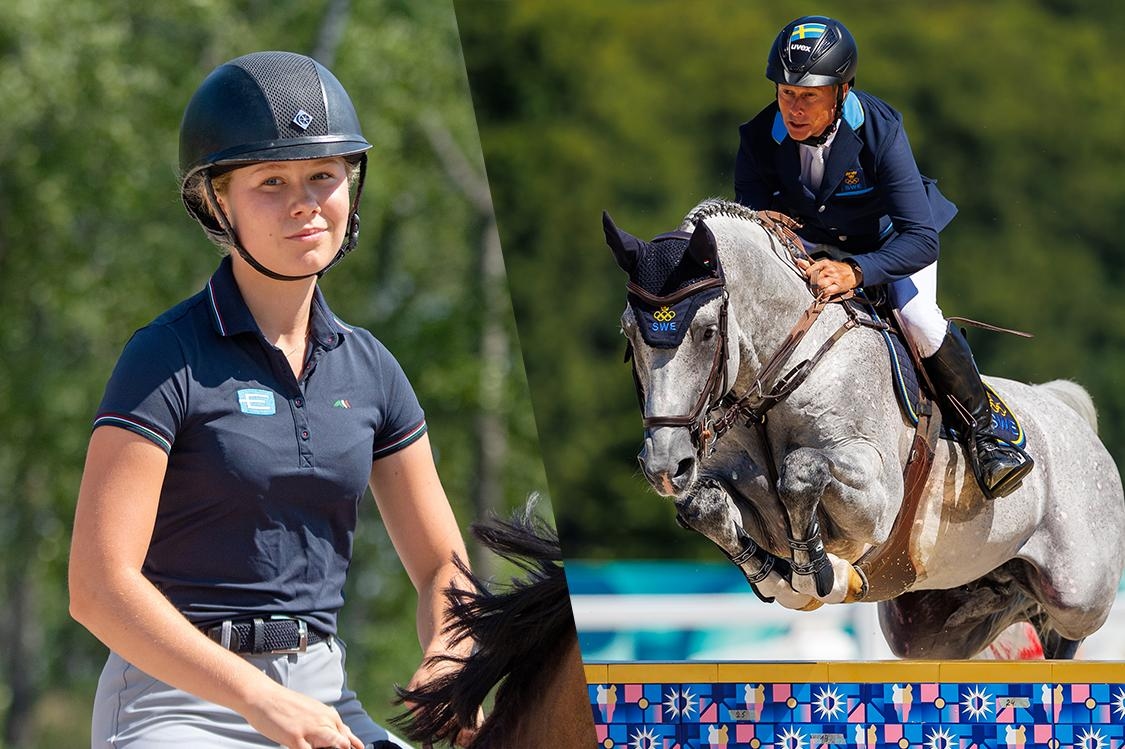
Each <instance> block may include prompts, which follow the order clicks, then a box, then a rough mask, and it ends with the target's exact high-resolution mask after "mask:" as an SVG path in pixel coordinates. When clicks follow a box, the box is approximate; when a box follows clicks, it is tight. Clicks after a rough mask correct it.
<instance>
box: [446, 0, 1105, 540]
mask: <svg viewBox="0 0 1125 749" xmlns="http://www.w3.org/2000/svg"><path fill="white" fill-rule="evenodd" d="M455 5H456V8H457V13H458V22H459V24H460V28H461V37H462V43H463V45H464V52H465V58H466V64H467V66H468V71H469V79H470V84H471V89H472V93H473V100H474V105H475V108H476V112H477V119H478V126H479V128H480V132H481V139H482V147H483V149H484V154H485V161H486V163H487V164H488V170H489V177H490V180H491V184H492V189H493V194H494V197H495V201H496V209H497V215H498V217H499V221H500V231H501V237H502V240H503V246H504V249H505V254H506V257H507V260H508V271H509V278H510V280H511V284H512V295H513V302H514V305H515V311H516V319H517V321H518V324H519V331H520V336H521V341H522V343H523V350H524V356H525V361H526V365H527V371H528V379H529V380H530V382H531V384H532V396H533V397H532V400H533V403H534V406H535V413H536V417H537V422H538V424H539V429H540V435H541V445H542V448H543V454H544V459H545V462H546V464H547V475H548V478H549V481H550V485H551V489H552V496H553V498H554V508H555V516H556V520H557V522H558V524H559V531H560V535H561V538H562V544H563V550H564V552H565V554H566V556H567V557H568V558H579V557H589V558H599V559H614V558H630V557H642V558H644V557H659V558H668V557H699V558H706V559H713V558H715V552H714V549H713V548H712V547H711V546H710V544H709V543H708V542H706V541H704V540H703V539H702V538H701V537H697V536H695V535H694V534H689V533H686V532H683V531H680V530H679V529H678V528H677V527H676V525H675V524H674V522H673V514H674V512H673V509H672V507H671V505H670V503H669V502H667V501H664V500H661V499H659V498H658V497H657V496H655V495H654V494H653V493H652V492H651V491H649V490H648V489H647V488H646V486H645V482H644V480H643V478H642V477H641V476H640V474H639V471H638V470H637V468H636V453H637V451H638V450H639V448H640V441H641V425H640V419H639V417H638V413H637V406H636V399H635V396H634V393H633V384H632V381H631V378H630V375H629V370H628V367H627V366H626V365H624V364H623V363H622V353H623V349H624V342H623V340H622V338H621V337H620V335H619V332H618V323H617V317H618V315H619V314H620V312H621V310H622V309H623V307H624V288H623V287H624V277H623V274H622V273H621V272H620V271H619V270H618V268H617V267H616V265H615V264H614V263H613V261H612V259H611V256H610V253H609V252H608V250H607V249H606V247H605V244H604V238H603V236H602V230H601V225H600V213H601V211H602V210H603V209H608V210H609V211H610V213H611V214H612V215H613V216H614V218H615V219H616V221H617V223H618V225H619V226H621V227H622V228H625V229H627V230H628V231H630V232H632V233H634V234H637V235H638V236H642V237H644V236H654V235H655V234H658V233H660V232H662V231H667V230H668V229H670V228H674V227H675V226H676V225H677V224H678V223H679V221H680V219H681V217H682V216H683V215H684V214H685V213H686V212H687V211H688V209H690V208H691V207H692V206H693V205H695V204H696V203H697V202H698V201H700V200H701V199H703V198H705V197H708V196H714V195H718V196H726V197H728V198H731V199H733V184H732V183H733V162H734V154H735V151H736V149H737V146H738V133H737V129H736V128H737V126H738V125H739V124H740V123H742V122H744V121H746V120H748V119H750V118H751V117H752V116H753V115H754V114H756V113H757V112H758V111H759V110H760V109H761V108H762V107H764V106H766V105H767V104H768V103H769V102H770V101H771V99H772V97H773V95H774V91H773V84H772V83H770V82H769V81H767V80H766V79H765V77H764V71H765V61H766V55H767V51H768V49H769V47H770V44H771V43H772V41H773V39H774V37H775V35H776V34H777V33H778V30H779V29H780V28H781V27H782V26H783V25H784V24H785V23H786V22H788V21H789V20H791V19H793V18H796V17H798V16H801V15H805V14H814V13H820V14H827V15H831V16H835V17H837V18H840V19H842V20H843V21H844V22H845V23H846V24H847V25H848V28H849V29H850V30H851V31H852V33H853V34H854V35H855V37H856V39H857V41H858V44H859V49H860V56H859V72H858V86H859V87H860V88H861V89H865V90H868V91H870V92H872V93H874V94H876V95H877V96H880V97H882V98H884V99H886V100H887V101H889V102H890V103H891V104H892V105H894V106H895V107H896V108H898V109H899V110H900V111H901V112H902V113H903V116H904V118H905V123H906V128H907V131H908V133H909V137H910V140H911V143H912V145H913V148H914V151H915V156H916V157H917V160H918V163H919V165H920V167H921V169H922V171H923V172H924V173H926V174H928V175H930V176H932V177H935V178H937V179H938V180H939V181H940V183H941V188H942V191H943V192H944V193H945V194H946V195H947V196H949V197H950V198H951V199H952V200H953V201H954V202H956V203H957V204H958V206H959V207H960V213H959V215H958V217H957V218H956V219H955V220H954V222H953V223H952V224H951V225H950V227H949V228H947V229H946V230H945V231H944V232H943V233H942V262H941V283H940V289H939V302H940V303H941V305H942V308H943V310H944V311H945V313H946V314H947V315H960V316H965V317H971V318H975V319H979V320H985V321H990V322H994V323H996V324H1000V325H1007V326H1011V327H1016V328H1020V329H1023V330H1028V331H1031V332H1033V333H1034V334H1035V336H1036V337H1035V339H1034V340H1032V341H1025V340H1020V339H1016V338H1012V337H1005V336H998V335H994V334H987V333H982V332H977V331H971V332H970V336H971V338H972V343H973V345H974V348H975V351H976V353H977V359H978V362H979V363H980V365H981V368H982V370H983V371H985V372H986V373H993V374H998V375H1003V376H1007V377H1011V378H1014V379H1018V380H1024V381H1029V382H1042V381H1046V380H1050V379H1055V378H1060V377H1063V378H1071V379H1074V380H1076V381H1078V382H1079V383H1081V384H1082V385H1084V386H1085V387H1086V388H1087V389H1089V390H1090V392H1091V393H1092V395H1093V397H1094V400H1095V403H1096V404H1097V405H1098V407H1099V411H1100V432H1101V435H1102V438H1103V439H1104V441H1105V442H1106V444H1107V445H1108V446H1109V448H1110V450H1111V451H1112V453H1113V454H1114V456H1115V458H1116V460H1117V462H1118V464H1119V465H1121V464H1122V460H1123V459H1125V418H1123V417H1125V389H1123V388H1122V387H1121V384H1122V376H1121V373H1122V370H1123V365H1125V345H1123V344H1125V305H1123V304H1122V301H1121V295H1120V294H1119V293H1118V292H1117V289H1118V288H1119V287H1120V285H1121V283H1122V280H1123V273H1122V270H1121V268H1120V267H1119V266H1120V264H1121V262H1122V258H1123V247H1125V243H1123V241H1122V236H1121V235H1122V224H1121V216H1122V215H1125V181H1123V180H1122V179H1121V172H1122V167H1123V166H1125V145H1123V141H1122V138H1121V136H1120V131H1121V123H1122V122H1125V97H1123V96H1122V92H1123V89H1122V83H1121V82H1122V81H1123V80H1125V57H1123V56H1122V55H1121V54H1119V52H1118V44H1117V39H1118V37H1119V36H1120V32H1121V30H1122V29H1125V11H1123V10H1122V7H1123V6H1121V5H1120V4H1115V3H1111V2H1108V0H1102V1H1100V2H1083V3H1079V2H1074V1H1071V0H1036V1H1033V2H1023V1H1022V0H1021V1H1019V2H1017V1H1016V0H1000V1H999V2H993V3H987V4H981V3H973V2H967V1H963V0H958V1H954V2H943V3H892V2H867V3H854V2H843V1H842V0H822V2H817V3H807V2H802V3H796V2H768V3H767V2H763V1H758V2H754V1H749V2H747V1H745V0H739V1H738V2H734V1H733V0H720V1H717V2H709V3H694V4H691V5H690V6H688V5H685V4H684V3H682V2H676V1H675V0H657V1H654V2H629V1H626V0H616V1H613V2H601V1H598V0H574V1H573V2H569V3H566V4H565V5H562V4H559V3H554V2H550V0H527V1H526V2H520V3H474V2H469V1H468V0H466V1H465V2H460V1H458V2H456V3H455ZM1031 448H1032V450H1034V445H1033V446H1031Z"/></svg>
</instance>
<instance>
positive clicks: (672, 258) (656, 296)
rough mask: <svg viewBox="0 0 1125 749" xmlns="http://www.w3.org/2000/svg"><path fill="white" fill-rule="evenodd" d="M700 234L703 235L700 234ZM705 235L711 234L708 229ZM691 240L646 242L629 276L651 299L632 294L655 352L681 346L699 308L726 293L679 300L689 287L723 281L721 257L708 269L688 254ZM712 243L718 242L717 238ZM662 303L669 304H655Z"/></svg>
mask: <svg viewBox="0 0 1125 749" xmlns="http://www.w3.org/2000/svg"><path fill="white" fill-rule="evenodd" d="M696 231H697V233H699V231H700V230H699V229H697V230H696ZM702 231H706V232H707V233H708V234H709V233H710V230H709V229H707V227H706V226H705V225H704V226H703V229H702ZM690 237H691V235H688V234H686V233H685V232H673V233H671V234H662V235H660V236H659V237H656V239H654V240H653V241H652V242H643V243H642V244H643V247H642V249H641V251H640V252H639V253H638V257H637V263H636V265H635V266H634V267H633V269H632V271H630V273H629V281H630V282H631V283H632V285H634V286H636V287H638V288H640V289H641V290H643V291H644V292H645V296H646V297H649V298H645V297H642V296H641V295H639V294H637V293H634V292H632V291H630V292H629V294H628V299H629V305H630V306H631V307H632V308H633V314H634V315H636V317H637V323H638V324H639V325H640V328H641V337H643V338H644V341H645V343H647V344H648V345H649V346H652V347H653V348H675V347H677V346H679V345H680V344H681V343H682V342H683V339H684V335H685V334H686V333H687V330H688V326H689V325H691V321H692V319H694V318H695V313H696V312H697V311H698V310H699V308H700V307H702V306H703V305H704V304H706V303H707V302H709V301H711V300H712V299H715V298H717V297H719V296H720V295H721V294H722V292H723V289H722V287H721V286H711V287H710V288H707V289H703V290H701V291H699V292H698V293H695V294H689V295H688V296H685V297H683V298H681V299H677V296H678V294H677V292H680V291H682V290H683V289H686V288H687V287H689V286H692V285H694V284H696V283H699V282H700V281H706V280H709V279H714V278H720V279H721V278H722V271H721V269H720V268H719V263H718V256H717V255H713V257H714V260H713V261H712V262H711V263H710V264H709V265H708V266H704V265H702V264H701V263H700V262H699V261H698V260H696V256H697V255H696V254H695V253H692V252H689V251H688V245H689V242H690V241H691V240H690ZM708 239H710V241H712V242H713V241H714V239H713V237H709V238H708ZM697 242H698V240H697ZM660 299H666V300H668V302H669V303H667V304H655V303H654V300H660Z"/></svg>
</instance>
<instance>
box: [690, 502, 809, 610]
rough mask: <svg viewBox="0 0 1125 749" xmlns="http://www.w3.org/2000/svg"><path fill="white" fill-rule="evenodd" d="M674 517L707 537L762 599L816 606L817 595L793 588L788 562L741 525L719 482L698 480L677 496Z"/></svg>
mask: <svg viewBox="0 0 1125 749" xmlns="http://www.w3.org/2000/svg"><path fill="white" fill-rule="evenodd" d="M676 513H677V514H676V520H677V522H679V523H680V524H681V525H683V526H684V527H686V528H690V529H691V530H694V531H696V532H697V533H700V534H702V535H703V536H705V537H706V538H708V539H710V540H711V542H712V543H714V544H715V545H716V546H718V547H719V549H721V550H722V552H723V553H724V554H726V556H727V558H728V559H730V560H731V561H732V562H733V563H734V564H735V566H737V567H738V568H739V569H740V570H741V571H742V574H743V575H744V576H745V577H746V580H747V582H749V583H750V585H751V586H752V587H753V588H754V592H755V593H757V594H758V596H759V597H760V598H762V599H763V600H769V599H774V600H776V601H777V602H778V603H780V604H781V605H782V606H785V607H786V608H790V609H798V610H801V611H811V610H812V609H815V608H818V607H819V606H820V605H821V602H820V601H818V600H816V598H814V597H812V596H809V595H806V594H804V593H799V592H797V591H795V590H793V587H792V586H791V585H790V584H789V579H788V572H789V569H788V563H787V562H785V560H781V559H777V558H776V557H774V556H773V555H772V554H770V553H769V552H768V551H767V550H765V549H763V548H762V547H761V546H759V545H758V544H757V543H755V542H754V540H753V539H752V538H750V535H749V534H748V533H747V532H746V529H745V528H743V527H742V515H741V513H739V511H738V508H737V507H736V506H735V504H734V500H733V499H731V496H730V494H728V493H727V491H726V490H725V489H724V488H723V487H722V486H719V485H718V484H715V483H712V482H709V481H701V482H699V483H697V484H696V487H695V489H694V490H693V491H692V492H691V493H689V494H687V495H685V496H682V497H679V498H677V499H676Z"/></svg>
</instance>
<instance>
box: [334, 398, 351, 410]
mask: <svg viewBox="0 0 1125 749" xmlns="http://www.w3.org/2000/svg"><path fill="white" fill-rule="evenodd" d="M351 407H352V402H351V401H349V400H346V399H343V398H341V399H340V400H338V401H336V402H335V403H333V404H332V408H351Z"/></svg>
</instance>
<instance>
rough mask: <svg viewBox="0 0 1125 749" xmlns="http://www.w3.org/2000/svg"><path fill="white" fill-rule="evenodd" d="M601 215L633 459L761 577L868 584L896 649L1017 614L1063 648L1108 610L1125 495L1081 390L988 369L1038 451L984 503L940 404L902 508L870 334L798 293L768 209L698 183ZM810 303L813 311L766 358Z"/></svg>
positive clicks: (953, 636)
mask: <svg viewBox="0 0 1125 749" xmlns="http://www.w3.org/2000/svg"><path fill="white" fill-rule="evenodd" d="M603 222H604V225H605V232H606V239H607V242H608V244H609V246H610V248H611V249H612V251H613V254H614V256H615V258H616V260H617V262H618V265H620V266H621V268H622V269H623V270H625V271H626V273H628V274H629V277H630V282H629V286H628V288H629V299H630V304H629V305H628V306H627V307H626V309H625V312H624V314H623V315H622V318H621V326H622V330H623V331H624V333H625V335H626V336H627V337H628V340H629V346H630V350H631V353H632V356H633V358H634V363H633V367H634V376H635V378H636V384H637V389H638V395H639V397H640V399H641V408H642V412H643V415H644V417H645V425H646V428H645V433H644V447H643V449H642V451H641V453H640V456H639V458H640V462H641V466H642V469H643V471H644V474H645V477H646V478H647V479H648V481H649V482H650V483H651V485H652V486H653V488H654V489H655V490H656V491H657V493H658V494H661V495H664V496H668V497H673V498H674V500H675V503H676V508H677V520H678V521H679V522H680V523H681V524H683V525H686V526H688V527H690V528H692V529H694V530H696V531H698V532H700V533H702V534H704V535H705V536H707V537H708V538H709V539H710V540H711V541H713V542H714V543H715V544H716V545H718V546H719V547H720V549H722V550H723V552H724V553H725V554H726V555H727V556H728V557H729V558H730V559H731V560H732V561H733V562H734V563H735V564H737V565H738V566H739V567H740V568H741V569H742V571H743V573H744V574H745V575H746V577H747V579H748V580H749V581H750V582H751V584H752V585H753V587H754V589H755V592H757V593H758V595H759V596H761V597H763V598H764V599H766V600H771V599H776V600H777V601H778V602H779V603H781V604H782V605H784V606H787V607H789V608H794V609H804V610H811V609H813V608H816V607H818V606H820V605H822V604H823V603H841V602H852V601H859V600H868V601H872V600H875V601H880V604H879V620H880V624H881V626H882V629H883V632H884V635H885V636H886V638H887V641H888V643H889V644H890V646H891V648H892V650H893V651H894V652H895V653H896V654H898V655H900V656H903V657H914V658H922V657H925V658H966V657H970V656H972V655H974V654H976V653H977V652H979V651H980V650H982V649H983V648H985V647H986V646H987V645H988V644H989V643H990V642H991V641H992V640H993V638H994V637H995V636H996V635H997V634H998V633H1000V632H1001V631H1002V630H1003V629H1005V628H1006V627H1007V626H1008V625H1010V624H1012V623H1015V622H1018V621H1023V620H1026V621H1030V622H1031V623H1032V624H1033V625H1034V626H1035V628H1036V631H1037V633H1038V634H1039V637H1040V639H1041V640H1042V643H1043V646H1044V651H1045V653H1046V655H1047V657H1049V658H1051V657H1073V655H1074V653H1075V651H1076V649H1077V646H1078V643H1079V642H1081V640H1082V639H1083V638H1085V637H1086V636H1088V635H1090V634H1091V633H1092V632H1094V631H1095V630H1097V629H1098V628H1099V627H1100V626H1101V625H1102V624H1103V622H1104V621H1105V619H1106V617H1107V615H1108V613H1109V610H1110V607H1111V605H1112V603H1113V600H1114V596H1115V595H1116V592H1117V586H1118V583H1119V580H1120V578H1121V573H1122V568H1123V566H1125V550H1123V549H1125V544H1123V533H1122V531H1123V529H1125V499H1123V496H1122V487H1121V479H1120V476H1119V475H1118V472H1117V468H1116V466H1115V465H1114V462H1113V459H1112V458H1111V457H1110V455H1109V453H1108V452H1107V451H1106V449H1105V447H1104V446H1103V445H1102V444H1101V442H1100V441H1099V440H1098V437H1097V434H1096V416H1095V412H1094V407H1093V403H1092V401H1091V399H1090V397H1089V395H1088V394H1087V393H1086V392H1085V390H1083V389H1082V388H1081V387H1079V386H1078V385H1076V384H1074V383H1071V382H1067V381H1054V382H1049V383H1046V384H1042V385H1025V384H1022V383H1019V382H1013V381H1010V380H1004V379H1000V378H992V377H990V378H988V381H989V383H990V384H991V385H992V386H993V388H994V389H995V390H996V391H997V392H998V393H999V394H1000V395H1001V397H1002V398H1003V399H1004V401H1006V402H1007V403H1008V404H1010V406H1011V407H1012V410H1013V412H1014V413H1016V414H1018V416H1019V418H1020V421H1021V425H1022V428H1023V433H1024V435H1025V436H1026V445H1027V449H1028V451H1029V452H1031V453H1032V454H1033V455H1034V457H1035V460H1036V462H1037V463H1038V466H1039V467H1038V468H1037V469H1036V470H1035V471H1033V472H1032V473H1031V474H1029V475H1028V476H1027V477H1026V478H1025V479H1024V481H1023V484H1022V485H1021V486H1020V487H1019V488H1018V489H1016V490H1015V491H1014V492H1013V493H1012V494H1010V495H1008V496H1006V497H1002V498H999V499H996V500H995V501H987V500H986V499H985V498H984V497H983V495H982V494H981V491H980V489H979V488H978V486H977V483H976V482H975V480H974V478H973V475H972V473H971V471H967V470H966V460H965V458H964V455H963V453H962V452H961V449H960V448H959V446H958V445H957V443H955V442H953V441H951V440H940V439H937V437H936V434H937V431H936V430H937V429H938V426H939V422H938V420H937V418H936V416H937V414H936V411H935V418H934V419H933V422H932V423H923V426H924V428H925V429H926V430H927V431H928V434H929V442H928V444H929V445H931V448H930V450H929V451H928V454H929V453H932V454H933V465H932V469H931V471H930V472H929V478H928V481H927V482H926V483H925V484H924V485H923V484H922V483H921V480H918V481H916V483H918V486H919V489H918V490H917V491H915V492H911V493H908V496H914V497H915V502H916V505H917V507H916V509H914V510H913V511H912V512H910V513H904V514H903V517H899V515H900V513H899V508H900V505H902V504H903V497H904V484H905V483H910V479H909V478H905V479H904V472H903V469H904V465H906V464H907V462H908V458H909V457H910V456H911V455H912V452H913V453H916V452H917V451H918V445H919V444H923V443H919V441H918V437H917V436H916V435H915V428H914V426H913V425H912V424H911V423H910V422H908V421H907V419H906V418H905V416H904V415H903V412H902V410H901V409H900V406H899V404H898V401H897V399H896V395H895V394H894V392H893V390H892V388H891V386H890V384H891V364H890V358H889V356H888V351H887V346H886V343H885V341H884V339H883V334H882V333H881V332H880V331H879V330H877V329H875V328H874V327H872V326H869V325H865V324H855V323H856V321H855V320H854V319H853V320H852V321H851V322H849V319H851V318H854V317H855V314H854V313H853V312H851V311H850V310H849V309H847V308H846V306H845V305H843V304H821V303H820V302H821V301H822V300H814V299H813V295H812V293H811V292H810V290H809V287H808V286H807V285H806V283H805V281H804V278H803V275H802V274H801V273H800V272H799V271H798V270H797V268H796V266H795V265H794V263H793V259H792V256H791V254H790V252H789V251H786V249H785V247H786V244H785V242H784V241H783V239H782V236H781V235H780V234H778V233H776V232H773V231H770V230H768V229H767V228H766V227H767V226H770V225H771V223H772V222H771V221H770V220H768V217H766V215H765V214H758V213H755V212H754V211H751V210H749V209H746V208H744V207H742V206H739V205H736V204H732V203H727V202H725V201H720V200H707V201H704V202H703V203H701V204H700V205H699V206H697V207H696V208H695V209H693V210H692V211H691V212H690V213H689V214H688V216H687V217H686V218H685V220H684V221H683V223H682V224H681V227H680V229H679V230H678V231H677V232H673V233H670V234H669V235H662V237H658V238H657V239H656V240H654V241H653V242H644V241H642V240H639V239H637V238H635V237H632V236H631V235H629V234H627V233H625V232H623V231H621V230H620V229H618V228H617V227H616V226H615V225H614V224H613V222H612V220H611V219H610V218H609V216H608V214H607V215H605V216H604V217H603ZM814 302H815V304H814ZM810 305H813V306H817V305H819V308H818V310H817V311H819V317H816V316H815V315H813V316H812V317H813V319H812V320H811V321H809V327H808V330H807V332H806V333H804V336H803V338H799V341H798V342H796V344H795V348H793V350H792V351H783V352H782V353H781V354H780V355H778V353H777V352H778V351H779V348H781V347H783V345H785V344H786V343H788V344H790V346H792V345H793V343H794V341H793V338H792V336H788V337H787V334H788V333H790V331H791V327H792V326H794V324H795V323H797V322H798V320H801V319H806V318H808V317H809V310H810ZM860 322H862V320H861V321H860ZM642 325H644V326H645V328H646V329H645V330H643V331H642V330H641V326H642ZM830 338H831V339H834V340H833V341H831V342H830V341H829V339H830ZM801 362H811V363H809V364H804V365H801V364H799V363H801ZM765 370H768V372H767V371H765ZM732 402H735V403H737V404H747V403H749V404H751V405H752V406H754V408H747V409H746V410H744V411H741V412H737V413H732V412H731V410H730V404H731V403H732ZM724 408H725V409H726V410H724ZM755 408H756V410H755ZM767 409H768V418H766V416H767V415H765V411H766V410H767ZM747 413H750V414H761V415H762V416H761V417H760V418H756V419H755V418H749V419H748V418H744V417H745V416H746V414H747ZM754 421H758V422H760V425H755V424H754V423H752V422H754ZM724 432H725V435H724V434H723V433H724ZM720 436H721V438H720ZM767 451H768V455H767ZM892 546H893V547H896V549H897V552H896V553H891V552H888V549H890V548H891V547H892ZM873 559H876V560H879V561H877V562H876V563H872V562H871V560H873Z"/></svg>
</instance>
